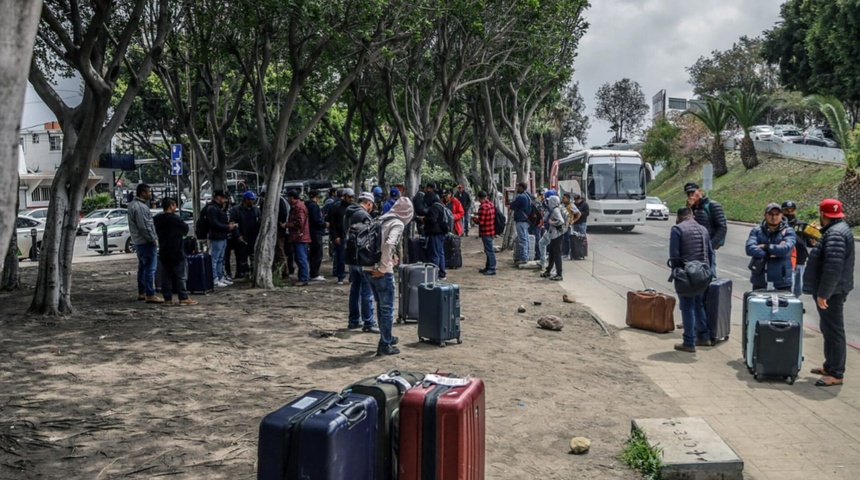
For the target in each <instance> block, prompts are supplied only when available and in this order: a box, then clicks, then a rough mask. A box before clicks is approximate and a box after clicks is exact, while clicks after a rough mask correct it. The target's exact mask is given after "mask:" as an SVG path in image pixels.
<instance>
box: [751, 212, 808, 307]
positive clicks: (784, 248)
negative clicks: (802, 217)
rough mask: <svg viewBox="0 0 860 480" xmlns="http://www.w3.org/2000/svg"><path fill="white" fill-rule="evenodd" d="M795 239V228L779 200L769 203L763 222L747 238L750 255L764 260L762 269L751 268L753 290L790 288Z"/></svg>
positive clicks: (759, 260) (786, 289) (787, 290)
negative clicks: (784, 216) (783, 213)
mask: <svg viewBox="0 0 860 480" xmlns="http://www.w3.org/2000/svg"><path fill="white" fill-rule="evenodd" d="M796 240H797V236H796V235H795V234H794V229H793V228H791V227H790V226H789V225H788V222H786V221H785V219H783V218H782V207H780V206H779V204H778V203H769V204H768V205H767V208H766V209H765V211H764V221H763V222H762V223H761V225H759V226H757V227H753V229H752V231H750V235H749V237H748V238H747V245H746V251H747V255H748V256H750V257H752V258H753V259H755V260H754V261H758V262H761V261H764V268H763V269H758V270H754V269H751V270H752V271H751V273H750V283H752V287H753V290H761V289H765V288H769V287H770V288H772V289H774V290H784V291H786V292H790V291H791V283H792V282H791V279H792V268H791V251H792V250H794V243H795V241H796ZM768 284H770V285H768Z"/></svg>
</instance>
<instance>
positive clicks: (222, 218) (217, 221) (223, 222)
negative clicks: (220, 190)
mask: <svg viewBox="0 0 860 480" xmlns="http://www.w3.org/2000/svg"><path fill="white" fill-rule="evenodd" d="M206 221H207V222H209V235H207V238H208V239H209V240H227V237H228V236H229V235H230V222H229V220H228V219H227V212H225V211H224V209H223V208H221V205H218V204H217V203H215V202H212V203H208V204H206Z"/></svg>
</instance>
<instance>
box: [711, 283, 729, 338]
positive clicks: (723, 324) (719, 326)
mask: <svg viewBox="0 0 860 480" xmlns="http://www.w3.org/2000/svg"><path fill="white" fill-rule="evenodd" d="M705 313H706V317H707V319H708V330H709V331H710V332H711V339H713V340H715V341H717V342H723V341H726V340H728V339H729V333H730V332H731V328H732V280H731V279H730V278H717V279H715V280H714V281H712V282H711V284H710V285H709V286H708V290H707V291H706V295H705Z"/></svg>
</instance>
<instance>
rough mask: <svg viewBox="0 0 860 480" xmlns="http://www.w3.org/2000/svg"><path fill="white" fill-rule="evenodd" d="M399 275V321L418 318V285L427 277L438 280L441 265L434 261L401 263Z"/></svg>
mask: <svg viewBox="0 0 860 480" xmlns="http://www.w3.org/2000/svg"><path fill="white" fill-rule="evenodd" d="M425 270H430V271H429V272H426V271H425ZM397 276H398V278H399V279H400V280H399V285H398V289H397V323H405V322H406V321H407V320H418V286H419V285H421V284H422V283H423V282H424V281H425V280H424V279H425V278H427V279H428V280H430V281H432V282H436V280H437V279H438V277H439V267H437V266H436V265H433V264H432V263H413V264H408V265H400V266H399V267H398V268H397Z"/></svg>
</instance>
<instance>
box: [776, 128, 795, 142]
mask: <svg viewBox="0 0 860 480" xmlns="http://www.w3.org/2000/svg"><path fill="white" fill-rule="evenodd" d="M770 141H772V142H782V143H803V133H801V132H800V130H799V129H796V128H791V127H785V128H776V129H775V130H774V131H773V136H772V137H770Z"/></svg>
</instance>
